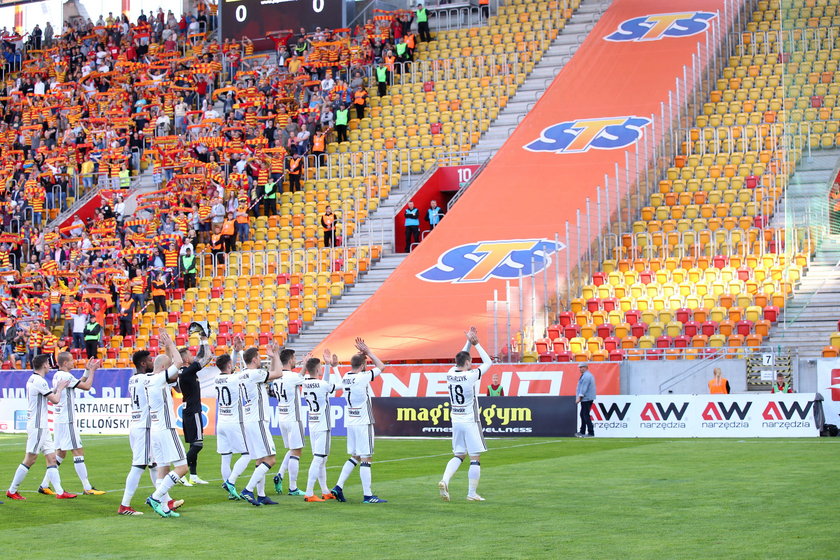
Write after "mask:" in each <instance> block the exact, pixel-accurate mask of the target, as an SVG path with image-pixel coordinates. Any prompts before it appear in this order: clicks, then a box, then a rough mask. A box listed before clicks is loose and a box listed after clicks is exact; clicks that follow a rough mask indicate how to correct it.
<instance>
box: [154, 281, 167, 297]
mask: <svg viewBox="0 0 840 560" xmlns="http://www.w3.org/2000/svg"><path fill="white" fill-rule="evenodd" d="M165 286H166V284H164V283H163V282H161V281H160V280H155V281H154V282H152V295H153V296H163V295H166V290H165V289H164V287H165Z"/></svg>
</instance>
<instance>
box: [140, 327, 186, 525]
mask: <svg viewBox="0 0 840 560" xmlns="http://www.w3.org/2000/svg"><path fill="white" fill-rule="evenodd" d="M158 340H159V343H160V345H161V346H163V348H164V351H165V354H162V355H159V356H158V357H157V358H155V361H154V369H153V371H152V373H149V374H147V375H146V379H145V381H146V397H147V398H148V402H149V416H150V418H151V421H152V428H151V436H152V437H151V440H152V455H154V458H155V460H156V461H157V464H158V481H157V485H156V486H157V489H156V490H155V491H154V493H152V495H151V496H149V497H148V498H146V503H147V504H148V505H149V507H151V508H152V509H153V510H154V512H155V513H157V514H158V515H160V516H161V517H180V514H178V513H176V512H175V511H173V509H174V508H173V507H171V505H172V503H173V502H172V500H171V498H170V497H169V490H170V489H171V488H172V487H173V486H175V485H176V484H178V481H179V480H180V479H181V477H182V476H184V475H185V474H187V471H188V470H189V467H188V466H187V454H186V453H185V452H184V445H183V444H182V443H181V438H179V437H178V432H176V431H175V424H176V423H175V410H174V407H173V406H172V387H173V385H174V384H175V381H177V380H178V373H179V370H180V368H181V366H182V365H183V361H182V360H181V354H180V353H179V352H178V349H177V348H176V347H175V343H174V342H172V338H170V336H169V334H168V333H167V332H166V330H164V329H161V330H160V334H159V336H158ZM170 465H171V466H172V467H173V468H172V470H171V471H170ZM178 502H180V503H179V504H178V506H180V505H181V504H182V503H183V501H181V500H178Z"/></svg>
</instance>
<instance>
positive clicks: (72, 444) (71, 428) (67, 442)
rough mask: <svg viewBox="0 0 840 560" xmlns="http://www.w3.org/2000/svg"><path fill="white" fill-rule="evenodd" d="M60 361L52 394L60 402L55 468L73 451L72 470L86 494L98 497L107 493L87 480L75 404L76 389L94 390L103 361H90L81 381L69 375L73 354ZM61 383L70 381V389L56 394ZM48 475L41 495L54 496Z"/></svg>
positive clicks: (56, 432) (57, 416) (56, 421)
mask: <svg viewBox="0 0 840 560" xmlns="http://www.w3.org/2000/svg"><path fill="white" fill-rule="evenodd" d="M57 361H58V371H56V372H55V375H54V376H53V391H54V392H55V394H57V395H58V396H59V399H60V400H59V403H58V405H56V407H55V409H54V411H53V412H54V414H55V448H56V453H55V465H56V468H58V467H60V466H61V463H62V461H64V457H66V456H67V452H68V451H70V453H72V454H73V466H74V467H76V474H77V475H78V476H79V480H81V481H82V488H83V490H84V493H85V494H87V495H95V496H98V495H101V494H104V493H105V492H103V491H102V490H97V489H96V488H94V487H93V486H92V485H91V484H90V481H89V480H88V474H87V466H86V465H85V450H84V449H83V448H82V438H81V436H80V435H79V428H78V427H77V426H76V410H75V408H74V403H75V402H76V389H78V390H80V391H90V388H91V387H92V386H93V377H94V374H95V373H96V370H97V369H98V368H99V366H100V364H101V363H102V361H101V360H94V359H91V360H89V361H88V363H87V367H86V369H85V373H84V374H83V375H82V377H81V378H80V379H76V376H75V375H73V374H72V373H70V369H71V368H72V367H73V355H72V354H70V352H61V353H60V354H59V355H58V360H57ZM61 381H67V387H66V388H65V389H64V390H63V391H56V389H55V387H56V386H57V385H58V383H60V382H61ZM48 474H49V473H47V474H45V475H44V479H43V480H42V481H41V485H40V487H39V488H38V492H40V493H41V494H47V495H50V496H51V495H53V494H54V493H55V492H53V491H52V490H51V489H50V479H49V476H47V475H48Z"/></svg>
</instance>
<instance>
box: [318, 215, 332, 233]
mask: <svg viewBox="0 0 840 560" xmlns="http://www.w3.org/2000/svg"><path fill="white" fill-rule="evenodd" d="M321 220H322V223H323V224H324V229H325V230H327V231H332V229H333V222H334V221H335V214H324V215H323V216H321Z"/></svg>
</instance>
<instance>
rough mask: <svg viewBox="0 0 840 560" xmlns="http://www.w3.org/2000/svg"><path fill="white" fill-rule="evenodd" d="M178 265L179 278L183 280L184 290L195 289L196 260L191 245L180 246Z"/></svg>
mask: <svg viewBox="0 0 840 560" xmlns="http://www.w3.org/2000/svg"><path fill="white" fill-rule="evenodd" d="M179 264H180V267H181V276H182V277H183V278H184V289H185V290H189V289H190V288H194V287H195V273H196V258H195V251H194V249H193V246H192V244H189V245H183V246H181V255H180V260H179Z"/></svg>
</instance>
